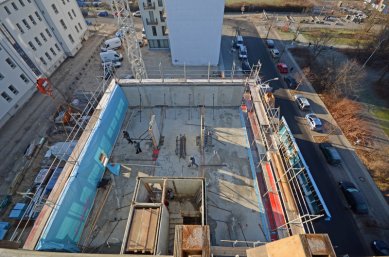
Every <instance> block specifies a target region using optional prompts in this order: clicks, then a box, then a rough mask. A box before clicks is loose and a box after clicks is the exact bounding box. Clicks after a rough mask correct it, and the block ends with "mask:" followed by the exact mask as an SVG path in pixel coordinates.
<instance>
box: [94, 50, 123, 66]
mask: <svg viewBox="0 0 389 257" xmlns="http://www.w3.org/2000/svg"><path fill="white" fill-rule="evenodd" d="M100 59H101V62H102V63H104V62H120V61H122V60H123V55H121V54H119V53H117V52H116V51H114V50H108V51H107V52H102V53H100Z"/></svg>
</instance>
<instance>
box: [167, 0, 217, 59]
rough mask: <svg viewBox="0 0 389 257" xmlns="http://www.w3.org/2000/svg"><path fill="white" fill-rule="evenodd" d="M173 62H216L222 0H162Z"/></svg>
mask: <svg viewBox="0 0 389 257" xmlns="http://www.w3.org/2000/svg"><path fill="white" fill-rule="evenodd" d="M165 9H166V12H167V25H168V28H169V41H170V49H171V56H172V63H173V64H174V65H184V64H186V65H194V66H196V65H208V63H210V64H211V65H217V64H218V62H219V54H220V44H221V33H222V25H223V14H224V0H212V1H210V0H196V1H193V0H165Z"/></svg>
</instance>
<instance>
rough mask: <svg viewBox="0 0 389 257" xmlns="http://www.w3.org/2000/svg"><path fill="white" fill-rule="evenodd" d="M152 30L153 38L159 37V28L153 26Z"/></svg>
mask: <svg viewBox="0 0 389 257" xmlns="http://www.w3.org/2000/svg"><path fill="white" fill-rule="evenodd" d="M151 30H152V31H153V36H156V35H157V28H156V27H155V26H151Z"/></svg>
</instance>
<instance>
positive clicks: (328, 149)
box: [319, 143, 342, 165]
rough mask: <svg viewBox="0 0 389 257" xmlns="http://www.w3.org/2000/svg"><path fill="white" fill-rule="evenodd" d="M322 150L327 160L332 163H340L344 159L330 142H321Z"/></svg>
mask: <svg viewBox="0 0 389 257" xmlns="http://www.w3.org/2000/svg"><path fill="white" fill-rule="evenodd" d="M319 147H320V150H321V151H322V152H323V154H324V156H325V157H326V159H327V162H328V163H329V164H331V165H339V164H340V162H341V161H342V159H341V157H340V155H339V153H338V151H337V150H336V149H335V148H334V147H333V146H332V145H331V144H330V143H321V144H320V145H319Z"/></svg>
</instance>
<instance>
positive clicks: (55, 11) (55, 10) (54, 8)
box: [51, 4, 58, 13]
mask: <svg viewBox="0 0 389 257" xmlns="http://www.w3.org/2000/svg"><path fill="white" fill-rule="evenodd" d="M51 7H52V8H53V11H54V13H58V9H57V7H56V6H55V4H52V5H51Z"/></svg>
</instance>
